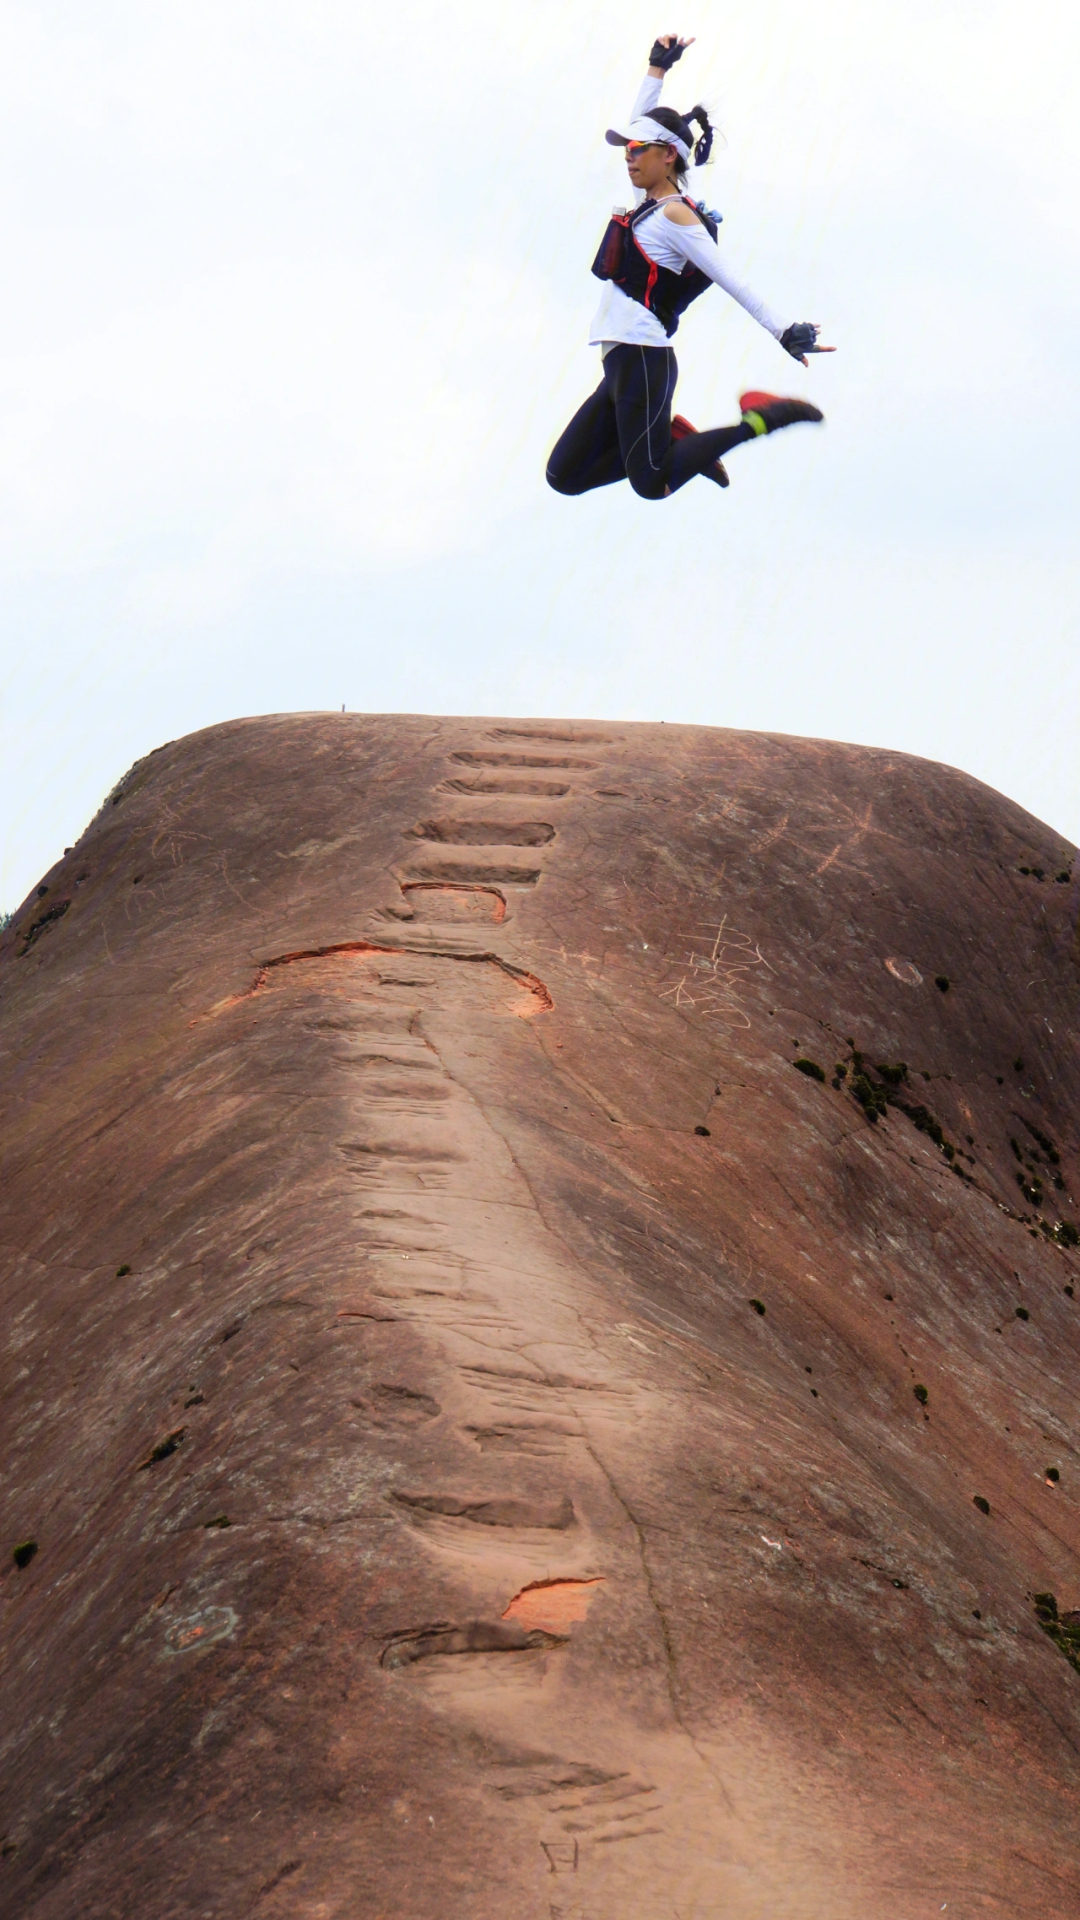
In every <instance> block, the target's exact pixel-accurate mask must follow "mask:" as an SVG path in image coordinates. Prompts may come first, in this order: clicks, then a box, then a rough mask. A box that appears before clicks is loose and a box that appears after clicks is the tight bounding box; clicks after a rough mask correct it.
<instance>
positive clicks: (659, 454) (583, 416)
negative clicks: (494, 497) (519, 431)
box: [547, 345, 754, 500]
mask: <svg viewBox="0 0 1080 1920" xmlns="http://www.w3.org/2000/svg"><path fill="white" fill-rule="evenodd" d="M678 377H679V368H678V364H677V362H676V359H675V355H674V353H673V351H672V349H671V348H670V347H627V346H622V345H620V346H616V347H609V348H608V351H607V353H606V354H605V355H604V373H603V378H602V380H601V382H600V385H599V386H598V387H597V389H596V392H595V393H591V394H590V395H589V398H588V399H587V400H586V402H585V404H584V406H582V407H579V408H578V410H577V412H576V413H575V415H574V417H573V419H572V420H571V422H570V425H569V426H568V427H567V429H566V431H565V433H564V434H563V435H562V437H561V438H560V440H559V441H558V442H557V444H556V446H555V448H554V451H553V452H552V455H551V458H550V460H549V461H548V466H547V477H548V484H549V485H550V486H552V487H554V489H555V491H556V493H571V494H573V493H589V492H590V491H591V489H592V488H593V487H610V486H611V485H612V484H613V483H614V482H615V481H616V480H629V482H630V485H631V486H632V487H633V489H634V492H635V493H640V495H641V496H642V499H644V500H661V499H663V497H664V495H665V494H666V493H676V492H677V491H678V489H679V488H680V487H683V486H685V485H686V482H687V481H688V480H692V479H693V477H694V475H695V474H696V473H704V472H705V469H706V468H707V467H711V466H712V464H713V462H714V460H720V459H722V458H723V456H724V454H725V453H727V452H729V451H730V449H731V448H732V447H737V446H738V445H739V444H740V442H741V441H743V440H752V439H753V438H754V433H753V429H752V428H751V427H748V426H747V425H746V424H745V422H743V421H741V420H740V422H739V424H738V426H737V427H714V428H712V430H711V431H710V432H708V433H688V434H687V435H686V436H685V438H684V439H682V440H673V439H672V437H671V399H672V395H673V394H674V392H675V382H676V380H677V379H678Z"/></svg>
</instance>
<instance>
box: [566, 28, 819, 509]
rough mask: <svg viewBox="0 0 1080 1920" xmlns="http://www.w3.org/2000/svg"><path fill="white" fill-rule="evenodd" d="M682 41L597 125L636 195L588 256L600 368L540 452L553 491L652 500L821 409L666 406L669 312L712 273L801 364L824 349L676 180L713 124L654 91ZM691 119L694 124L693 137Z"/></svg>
mask: <svg viewBox="0 0 1080 1920" xmlns="http://www.w3.org/2000/svg"><path fill="white" fill-rule="evenodd" d="M692 44H693V43H692V41H690V40H680V39H679V37H678V35H677V34H673V33H668V34H662V35H661V36H660V38H659V40H657V41H655V42H654V44H653V49H652V52H651V54H650V56H649V61H650V65H649V71H648V74H647V76H646V78H645V79H644V80H643V81H642V84H641V90H640V92H639V93H638V97H637V99H636V101H635V102H634V110H633V113H632V114H631V116H630V120H629V122H628V124H627V126H626V128H625V130H624V131H620V130H617V129H614V128H613V129H611V130H610V131H609V133H608V135H607V139H608V142H609V144H610V145H611V146H614V147H625V149H626V167H627V172H628V173H629V175H630V184H631V186H632V188H633V190H634V197H635V201H636V203H637V204H636V205H635V206H634V207H633V208H632V209H631V210H630V211H628V212H620V213H617V214H616V215H615V216H614V218H613V219H612V220H611V222H610V224H609V226H608V229H607V232H606V233H605V235H604V238H603V241H602V243H601V246H600V251H599V253H598V254H597V256H596V259H595V261H594V263H593V272H594V273H595V274H596V276H597V278H598V279H600V280H603V281H604V283H605V284H604V292H603V297H602V299H601V301H600V305H599V308H598V309H597V312H596V316H595V318H594V320H593V323H592V329H591V331H590V334H589V344H590V346H599V348H600V352H601V355H602V357H603V377H602V378H601V381H600V385H599V386H598V387H597V389H596V392H595V393H593V394H590V396H589V398H588V399H587V400H586V402H585V404H584V406H582V407H579V408H578V411H577V412H576V413H575V415H574V417H573V419H572V420H571V422H570V425H569V426H568V427H567V429H566V432H565V433H564V434H563V435H562V438H561V439H560V440H559V442H558V445H557V446H556V447H555V449H554V452H553V453H552V455H551V459H550V460H549V461H548V469H547V477H548V481H549V483H550V485H551V486H553V487H554V488H555V491H556V492H557V493H569V494H576V493H588V492H589V491H590V489H591V488H593V487H609V486H611V485H612V483H613V482H614V481H616V480H624V479H625V480H629V482H630V485H631V486H632V487H633V489H634V492H635V493H639V494H641V496H642V497H643V499H646V500H660V499H662V498H663V497H664V495H665V494H669V493H675V492H676V491H677V489H678V488H679V487H682V486H685V484H686V482H687V481H688V480H692V479H693V477H694V475H695V474H696V473H703V474H705V475H706V477H707V478H708V479H710V480H715V481H716V483H717V485H718V486H721V487H726V486H727V484H728V477H727V474H726V473H725V471H724V468H723V466H722V464H721V461H722V457H723V455H724V454H725V453H728V452H729V451H730V449H731V448H732V447H737V446H738V445H739V442H740V441H742V440H754V439H756V438H757V436H758V435H759V434H763V433H775V432H776V431H777V429H778V428H779V427H790V426H794V424H795V422H796V421H798V420H821V419H822V418H823V415H822V414H821V413H820V412H819V411H818V409H817V407H813V406H811V405H810V403H809V401H807V400H787V399H782V398H780V397H779V396H778V395H776V394H772V393H744V394H743V395H742V396H741V397H740V400H739V405H740V408H741V409H742V419H741V420H740V422H739V424H738V425H737V426H734V427H714V428H712V429H711V430H710V431H708V432H706V433H696V432H695V431H694V428H693V427H692V426H691V425H690V422H689V421H688V420H684V419H683V417H682V415H681V414H678V413H677V414H676V415H675V417H674V419H673V418H672V414H671V400H672V395H673V394H674V391H675V382H676V380H677V379H678V373H679V370H678V366H677V364H676V360H675V355H674V353H673V351H672V349H671V346H670V344H669V342H670V340H671V336H672V335H673V333H674V332H675V329H676V327H677V326H678V324H679V316H680V314H682V313H684V312H685V310H686V308H687V307H688V306H689V305H690V302H691V301H692V300H696V299H697V297H698V295H699V294H701V293H704V292H705V291H706V289H707V288H708V286H709V284H710V282H712V281H715V283H716V285H717V286H718V287H723V289H724V291H725V293H729V294H730V295H731V297H732V299H733V300H737V301H738V303H739V305H740V306H741V307H745V308H746V311H747V313H749V314H752V315H753V317H754V319H755V320H757V321H758V322H759V323H760V325H761V326H763V327H764V328H765V329H766V330H767V332H769V333H771V334H772V335H773V337H774V338H775V339H777V340H779V342H780V345H781V346H782V347H784V348H785V349H786V351H787V352H788V353H790V354H791V356H792V358H793V359H795V360H798V361H801V363H802V365H803V366H804V367H805V366H808V365H809V361H808V360H807V358H806V355H807V354H808V353H832V352H833V351H834V349H833V348H832V347H819V346H818V344H817V337H818V333H819V331H820V329H819V328H818V327H816V326H814V325H813V324H812V323H811V322H810V321H809V320H799V321H796V322H794V323H793V324H792V325H791V326H786V325H785V324H784V322H783V321H782V320H778V319H777V317H776V315H775V314H774V313H771V312H770V310H769V308H768V307H767V306H766V305H765V303H764V301H762V300H759V299H758V298H757V296H756V294H753V293H751V292H750V290H749V288H748V287H744V286H741V285H740V283H739V282H738V281H737V280H736V279H735V278H734V277H733V276H732V274H731V273H730V272H729V271H728V269H727V268H726V267H725V265H724V262H723V259H722V258H721V255H720V250H719V248H718V246H717V244H716V229H717V218H718V217H717V216H716V215H715V214H712V213H709V212H708V211H707V210H706V208H705V207H704V206H703V205H702V204H701V203H700V202H698V201H693V200H691V199H689V198H688V197H687V195H686V194H685V193H684V191H683V189H684V187H685V185H686V174H687V169H688V168H689V166H690V164H691V150H693V164H694V165H695V166H698V167H701V166H704V164H705V162H706V161H707V159H708V158H709V152H710V149H711V147H712V137H713V130H712V128H711V126H710V125H709V120H708V115H707V114H706V112H705V109H704V107H693V108H692V109H691V111H690V112H689V113H688V114H686V115H683V114H679V113H675V112H673V111H672V109H671V108H670V107H661V106H658V105H657V102H658V100H659V98H660V90H661V88H662V86H663V84H664V75H665V73H666V72H667V71H668V69H669V68H670V67H673V66H674V64H675V62H676V60H681V58H682V55H683V50H684V48H686V47H688V46H691V45H692ZM692 121H696V123H697V125H698V126H699V127H700V129H701V135H700V138H699V139H698V141H697V145H696V146H695V145H694V133H693V128H692V126H691V124H690V123H691V122H692Z"/></svg>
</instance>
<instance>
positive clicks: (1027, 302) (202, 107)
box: [0, 0, 1080, 908]
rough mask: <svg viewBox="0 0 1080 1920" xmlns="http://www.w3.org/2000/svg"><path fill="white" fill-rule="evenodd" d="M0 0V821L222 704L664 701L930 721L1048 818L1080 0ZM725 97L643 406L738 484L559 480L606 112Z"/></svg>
mask: <svg viewBox="0 0 1080 1920" xmlns="http://www.w3.org/2000/svg"><path fill="white" fill-rule="evenodd" d="M685 4H686V6H687V8H688V10H687V11H685V12H684V13H683V14H682V15H671V16H667V15H665V14H663V13H661V12H659V11H658V7H657V0H649V4H647V5H646V4H645V3H644V0H622V3H621V4H619V5H618V6H615V5H610V4H607V3H606V0H600V3H599V4H596V5H594V6H592V7H589V8H582V7H581V6H580V5H570V4H567V0H529V3H528V5H525V4H520V3H519V4H514V0H509V4H508V0H497V4H496V0H465V4H459V5H456V6H454V7H446V6H445V5H442V4H440V5H435V4H431V3H430V0H396V3H395V5H394V6H393V7H392V8H378V9H376V8H375V7H374V6H372V5H370V4H367V5H365V4H361V5H357V4H349V5H346V4H344V0H184V3H183V4H179V0H149V4H148V0H34V4H33V5H31V4H28V0H19V4H12V3H11V0H0V227H2V233H0V252H2V257H3V261H4V269H5V270H4V284H5V291H4V298H3V302H2V303H0V605H2V616H3V635H4V659H3V670H2V679H0V687H2V693H3V712H2V740H0V744H2V761H0V765H2V779H3V786H2V796H0V797H2V803H3V820H4V834H3V837H4V850H3V861H4V864H3V873H2V879H0V906H6V907H8V908H12V907H14V906H15V905H16V904H17V902H18V901H19V900H20V899H21V898H22V896H23V895H24V894H25V893H26V892H27V890H28V889H29V887H30V886H31V885H32V884H33V882H34V881H35V880H36V879H37V878H38V876H39V874H40V873H41V872H42V871H43V870H44V869H46V868H47V867H48V866H49V865H50V864H51V863H52V861H53V860H54V859H55V858H56V857H57V856H58V855H59V853H60V852H61V850H62V848H63V846H64V845H65V843H70V842H71V841H73V840H74V839H75V837H76V835H77V834H78V833H79V832H80V831H81V829H82V827H83V826H84V825H85V823H86V821H87V819H88V818H89V816H90V815H91V814H92V812H93V811H94V809H95V808H96V806H97V805H98V803H99V801H100V800H101V798H102V796H103V794H104V793H105V792H106V790H107V789H108V788H109V787H110V786H111V785H112V784H113V782H114V781H115V780H116V779H117V778H118V777H119V775H120V774H121V773H122V772H123V771H124V770H125V768H126V767H127V766H128V765H129V764H130V763H131V761H133V760H134V759H136V758H137V757H138V756H139V755H141V754H143V753H145V752H147V751H148V750H149V749H150V748H151V747H154V746H157V745H159V744H160V743H161V742H162V741H164V740H166V739H170V738H175V737H176V736H178V735H179V734H182V733H186V732H189V731H190V730H192V729H194V728H196V727H202V726H206V725H209V724H212V723H213V722H215V721H219V720H225V719H228V718H231V717H233V716H235V715H238V714H257V713H272V712H281V711H285V710H307V709H312V708H339V707H340V706H341V704H342V702H344V703H345V705H346V706H347V707H348V708H349V709H350V710H368V711H379V712H384V711H405V712H436V713H479V714H520V715H541V714H543V715H560V716H566V715H581V716H603V717H605V718H609V719H624V718H630V719H644V720H660V719H665V720H669V721H670V720H682V721H694V722H699V723H702V724H705V725H719V726H734V727H751V728H763V729H770V730H777V731H781V732H784V733H793V734H808V735H818V736H826V737H830V738H834V739H843V740H854V741H862V742H868V743H871V744H874V745H880V746H888V747H892V748H900V749H903V750H905V751H907V752H911V753H917V754H924V755H927V756H929V757H930V758H932V759H939V760H945V761H949V762H951V763H952V764H954V765H956V766H960V767H963V768H965V769H967V770H968V771H969V772H971V773H973V774H976V775H977V776H978V777H979V778H980V779H982V780H986V781H988V782H990V783H991V784H992V785H993V786H996V787H998V788H1000V789H1002V790H1003V791H1004V792H1006V793H1008V794H1010V795H1012V796H1013V797H1014V798H1015V799H1017V800H1019V801H1020V802H1021V803H1022V804H1023V805H1024V806H1026V807H1028V808H1030V809H1031V810H1032V811H1033V812H1034V813H1036V814H1038V815H1040V816H1041V817H1042V818H1044V819H1045V820H1047V821H1049V822H1050V823H1052V824H1053V825H1054V826H1055V827H1057V828H1059V829H1060V830H1062V831H1063V832H1065V833H1066V834H1068V835H1069V836H1070V837H1071V838H1072V839H1074V840H1078V839H1080V737H1078V736H1080V726H1078V723H1080V669H1078V663H1077V611H1076V609H1077V586H1078V582H1077V577H1076V559H1075V552H1076V533H1075V523H1076V480H1075V471H1074V470H1075V466H1076V459H1077V454H1076V449H1077V444H1078V437H1080V436H1078V427H1080V419H1078V415H1080V405H1078V398H1077V372H1076V369H1077V365H1078V358H1077V352H1078V327H1077V321H1078V307H1080V298H1078V291H1080V273H1078V268H1077V260H1078V258H1080V254H1078V249H1077V237H1078V236H1077V228H1078V225H1080V202H1078V198H1077V193H1076V181H1077V178H1078V177H1080V116H1078V115H1077V112H1076V98H1077V66H1078V62H1077V53H1078V49H1080V26H1078V22H1077V15H1076V12H1075V10H1074V9H1066V8H1065V7H1064V6H1062V5H1060V4H1053V0H1028V4H1026V5H1024V6H1022V7H1018V6H1017V5H1015V4H1011V5H1008V6H1006V5H1004V4H998V0H897V3H896V4H885V3H884V0H820V4H818V5H816V6H813V7H810V6H807V4H806V0H755V4H754V5H753V6H752V7H747V6H739V7H736V6H735V5H733V4H731V0H726V3H724V4H720V3H718V0H694V4H695V5H696V8H697V10H696V11H694V7H693V5H691V0H685ZM675 28H678V29H679V30H680V31H681V32H683V33H685V34H691V33H693V34H696V35H697V36H698V44H697V45H696V46H695V47H693V48H692V49H691V51H690V53H689V54H688V55H687V56H686V58H685V59H684V60H683V61H682V63H681V65H680V66H679V67H677V68H676V69H675V72H674V74H673V75H672V77H671V80H670V81H669V83H668V87H667V90H666V94H665V98H666V99H667V101H668V103H669V104H672V105H675V106H680V107H683V108H685V107H688V106H690V105H691V104H692V103H693V102H694V101H695V100H696V99H698V98H699V97H704V98H705V100H706V101H707V102H708V104H709V105H710V106H711V107H712V109H713V110H714V114H715V117H716V118H717V119H718V121H719V123H720V125H721V126H722V127H723V129H724V132H725V135H726V142H727V144H726V147H725V148H724V149H723V150H722V151H721V152H720V154H719V157H718V159H717V162H716V164H715V165H714V166H713V167H711V168H709V169H708V170H707V171H706V172H704V173H702V174H698V175H695V176H692V178H693V179H694V180H695V181H696V183H697V186H698V191H700V192H701V193H703V195H704V197H705V198H706V199H707V201H708V202H709V204H710V205H711V206H714V207H717V208H719V209H720V210H721V211H722V212H723V214H724V224H723V227H722V229H721V244H722V245H723V247H724V249H725V252H726V253H727V254H728V256H729V258H730V260H731V262H732V264H733V265H734V266H736V267H737V268H741V269H742V271H743V274H744V277H745V278H746V279H748V280H749V282H750V284H751V285H752V286H753V287H754V289H755V290H756V291H757V292H759V293H760V294H761V295H763V296H764V298H765V299H766V300H767V301H768V302H769V303H770V304H771V305H772V306H774V307H776V308H777V309H778V310H779V311H780V312H781V313H783V314H784V315H785V316H787V317H790V318H792V319H803V318H806V319H812V320H818V321H821V322H822V323H823V325H824V329H825V332H824V336H823V337H824V338H826V339H829V340H832V341H835V342H836V344H837V346H838V347H839V349H840V351H839V352H838V353H836V354H835V355H833V356H831V357H830V358H828V359H825V360H821V361H818V362H816V363H814V364H812V366H811V368H810V370H809V372H808V373H804V372H803V370H802V369H801V368H798V367H796V366H795V365H794V363H793V362H791V361H790V360H788V359H787V357H786V356H785V355H784V354H782V353H781V351H780V349H779V348H778V347H777V346H776V344H775V343H774V342H773V341H772V340H771V339H770V338H769V337H768V336H767V335H766V334H765V333H763V332H762V331H761V330H760V329H759V328H757V327H756V326H755V325H754V323H753V322H752V321H751V320H750V319H749V318H748V317H747V316H746V315H745V314H743V313H742V312H741V311H740V310H739V309H738V308H736V307H735V306H734V305H733V304H732V303H731V302H730V301H728V300H727V299H726V297H725V296H724V295H723V294H721V293H719V292H717V291H713V292H710V293H709V294H708V295H707V296H706V297H705V298H704V299H703V300H701V301H700V302H699V303H698V304H697V305H696V306H695V308H694V310H693V311H692V313H691V314H690V315H689V316H688V318H687V319H685V320H684V322H683V325H682V328H681V329H680V332H679V337H678V342H677V349H678V353H679V359H680V365H681V379H680V385H679V391H678V396H677V402H676V404H677V406H678V407H679V408H680V410H681V411H683V412H685V413H687V414H688V415H689V416H690V418H691V419H692V420H694V421H695V422H696V423H697V424H699V425H711V424H718V423H720V422H723V421H728V420H731V419H733V418H735V417H736V396H737V394H738V392H739V391H740V389H741V388H742V387H744V386H747V385H753V386H764V387H766V388H771V389H773V390H774V391H775V390H779V391H782V392H783V391H791V392H797V393H798V392H802V393H806V394H808V395H809V396H810V397H812V398H814V399H815V400H817V401H818V402H819V404H820V405H821V406H822V407H823V408H824V410H825V413H826V415H827V416H828V426H827V427H826V428H825V429H824V430H822V431H814V430H812V429H809V428H807V429H796V430H794V431H792V432H790V433H785V434H783V435H780V436H778V437H777V438H776V439H775V440H772V441H769V442H759V443H756V444H754V445H753V446H749V447H745V448H739V449H737V450H736V452H735V453H734V454H733V455H732V456H731V457H730V460H729V467H730V471H731V478H732V484H731V487H730V489H729V491H728V492H727V493H721V492H719V490H718V489H717V488H715V487H713V486H711V485H709V484H707V483H706V482H703V481H696V482H693V483H692V484H691V485H690V486H689V487H687V488H686V489H685V490H684V491H683V492H681V493H680V494H679V495H678V496H677V497H676V498H675V499H673V500H671V501H670V502H667V503H661V504H650V503H648V502H645V501H641V500H638V499H636V498H635V497H634V495H633V494H632V493H631V492H630V490H629V488H628V487H626V486H620V487H615V488H610V489H607V490H605V491H602V492H599V493H596V494H593V495H592V496H590V497H588V498H585V499H580V500H567V499H561V498H559V497H557V496H556V495H555V494H553V493H551V492H550V491H549V490H548V488H547V487H546V485H545V483H544V477H543V474H544V463H545V458H546V455H547V452H548V450H549V448H550V446H551V444H552V442H553V441H554V440H555V438H556V437H557V435H558V433H559V432H560V431H561V429H562V427H563V425H564V424H565V421H566V420H567V418H568V417H569V415H570V413H571V412H572V411H573V409H574V407H575V406H576V405H577V404H578V403H579V401H580V400H581V399H583V398H584V396H585V394H586V393H587V392H588V391H589V390H590V388H591V387H592V386H593V385H595V383H596V380H597V379H598V377H599V372H598V354H597V352H596V350H595V349H590V348H589V347H588V346H587V345H586V344H585V343H586V339H587V330H588V322H589V318H590V315H591V313H592V310H593V307H594V305H595V300H596V296H597V291H598V283H597V282H596V281H594V280H593V279H592V278H591V276H590V274H589V265H590V262H591V259H592V256H593V253H594V251H595V248H596V245H597V242H598V239H599V235H600V233H601V231H602V229H603V226H604V224H605V221H606V219H607V217H608V214H609V212H610V209H611V207H612V205H613V204H614V203H621V202H622V201H623V200H624V199H625V198H626V189H625V185H624V172H623V168H622V163H621V162H620V159H619V156H618V154H617V153H615V152H614V151H613V150H612V149H611V148H609V147H607V146H606V145H605V144H604V140H603V133H604V129H605V128H606V127H607V126H609V125H611V124H612V122H613V120H615V119H618V118H620V117H621V116H622V115H624V114H625V113H626V111H627V108H628V107H629V105H630V103H631V101H632V99H633V96H634V94H635V92H636V89H637V85H638V82H639V80H640V78H641V75H642V73H643V71H644V67H645V62H646V55H647V51H648V47H649V45H650V42H651V40H652V38H653V35H654V33H656V32H658V31H667V30H670V29H675Z"/></svg>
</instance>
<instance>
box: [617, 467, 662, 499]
mask: <svg viewBox="0 0 1080 1920" xmlns="http://www.w3.org/2000/svg"><path fill="white" fill-rule="evenodd" d="M626 477H627V479H628V480H629V482H630V485H631V486H632V487H633V489H634V492H635V493H636V494H637V496H638V499H639V500H662V499H663V497H664V495H665V493H667V491H668V483H667V481H666V480H665V479H664V476H663V474H662V473H628V474H627V476H626Z"/></svg>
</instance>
